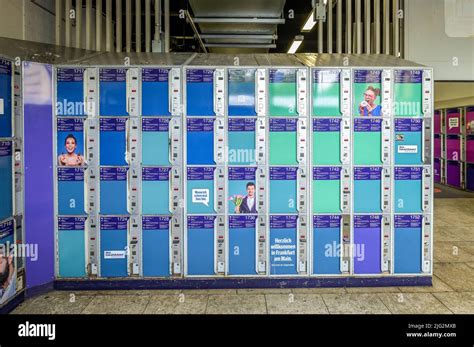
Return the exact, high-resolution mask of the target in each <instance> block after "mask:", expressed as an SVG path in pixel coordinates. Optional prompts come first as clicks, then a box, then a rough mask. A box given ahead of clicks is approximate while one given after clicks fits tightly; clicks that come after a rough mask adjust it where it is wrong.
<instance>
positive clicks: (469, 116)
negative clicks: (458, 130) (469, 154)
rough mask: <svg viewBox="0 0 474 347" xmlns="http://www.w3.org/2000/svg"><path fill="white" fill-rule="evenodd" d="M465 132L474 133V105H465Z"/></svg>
mask: <svg viewBox="0 0 474 347" xmlns="http://www.w3.org/2000/svg"><path fill="white" fill-rule="evenodd" d="M466 134H467V135H474V106H471V107H466Z"/></svg>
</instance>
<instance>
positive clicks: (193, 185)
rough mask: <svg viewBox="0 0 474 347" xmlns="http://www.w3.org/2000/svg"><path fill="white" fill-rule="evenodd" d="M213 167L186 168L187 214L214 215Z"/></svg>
mask: <svg viewBox="0 0 474 347" xmlns="http://www.w3.org/2000/svg"><path fill="white" fill-rule="evenodd" d="M214 169H215V168H213V167H188V171H187V193H186V197H187V210H188V213H215V210H214Z"/></svg>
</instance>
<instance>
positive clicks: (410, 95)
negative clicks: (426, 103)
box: [393, 70, 423, 117]
mask: <svg viewBox="0 0 474 347" xmlns="http://www.w3.org/2000/svg"><path fill="white" fill-rule="evenodd" d="M422 78H423V71H422V70H395V74H394V80H395V83H394V87H393V88H394V99H395V116H400V117H418V116H422V113H421V105H422V102H423V100H422V99H423V91H422V89H423V88H422Z"/></svg>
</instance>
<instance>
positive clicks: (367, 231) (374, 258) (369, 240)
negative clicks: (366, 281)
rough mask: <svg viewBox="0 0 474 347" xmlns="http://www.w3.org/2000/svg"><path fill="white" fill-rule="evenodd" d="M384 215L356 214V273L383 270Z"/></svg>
mask: <svg viewBox="0 0 474 347" xmlns="http://www.w3.org/2000/svg"><path fill="white" fill-rule="evenodd" d="M381 233H382V216H381V215H364V216H354V246H353V247H354V249H353V252H352V255H353V258H354V273H356V274H378V273H380V272H381V270H382V266H381V256H382V249H381V248H382V245H381V242H382V239H381Z"/></svg>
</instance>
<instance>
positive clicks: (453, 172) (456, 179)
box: [446, 160, 461, 188]
mask: <svg viewBox="0 0 474 347" xmlns="http://www.w3.org/2000/svg"><path fill="white" fill-rule="evenodd" d="M446 183H447V184H448V185H450V186H453V187H458V188H461V163H460V162H459V161H450V160H447V161H446Z"/></svg>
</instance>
